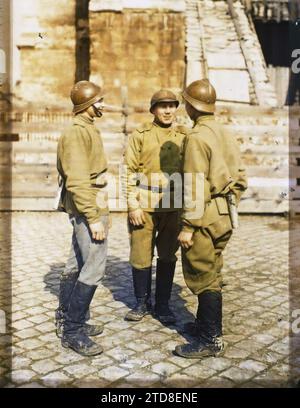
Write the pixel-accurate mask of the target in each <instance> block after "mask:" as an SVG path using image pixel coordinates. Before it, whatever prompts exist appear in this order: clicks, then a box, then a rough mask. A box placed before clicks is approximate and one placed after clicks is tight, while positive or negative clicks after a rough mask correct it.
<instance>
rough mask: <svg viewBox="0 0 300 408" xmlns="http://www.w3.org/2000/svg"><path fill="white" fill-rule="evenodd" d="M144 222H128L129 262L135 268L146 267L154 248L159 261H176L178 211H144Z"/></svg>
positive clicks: (150, 261) (148, 265) (150, 260)
mask: <svg viewBox="0 0 300 408" xmlns="http://www.w3.org/2000/svg"><path fill="white" fill-rule="evenodd" d="M144 216H145V220H146V222H145V224H144V225H142V226H139V227H136V226H133V225H131V224H130V223H129V233H130V264H131V265H132V267H134V268H136V269H144V268H148V267H150V266H151V264H152V258H153V255H154V248H155V246H156V248H157V254H158V258H159V260H160V261H162V262H165V263H169V262H176V260H177V257H176V255H175V254H176V251H177V249H178V247H179V244H178V240H177V238H178V235H179V232H180V224H179V212H178V211H170V212H153V213H152V212H151V213H150V212H145V211H144Z"/></svg>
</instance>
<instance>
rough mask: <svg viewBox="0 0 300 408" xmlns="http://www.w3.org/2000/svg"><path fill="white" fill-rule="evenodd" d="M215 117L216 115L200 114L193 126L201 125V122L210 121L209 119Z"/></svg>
mask: <svg viewBox="0 0 300 408" xmlns="http://www.w3.org/2000/svg"><path fill="white" fill-rule="evenodd" d="M214 119H215V115H203V116H199V117H198V118H197V119H196V120H195V122H194V126H193V127H195V126H196V125H200V124H201V123H203V122H206V121H208V120H214Z"/></svg>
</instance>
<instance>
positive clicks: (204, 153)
mask: <svg viewBox="0 0 300 408" xmlns="http://www.w3.org/2000/svg"><path fill="white" fill-rule="evenodd" d="M183 98H184V101H185V108H186V111H187V113H188V115H189V117H190V118H191V119H192V120H193V122H194V127H193V129H192V131H191V132H190V133H189V135H188V136H187V141H186V148H185V153H184V163H183V172H184V177H185V180H186V182H185V190H184V191H189V192H191V197H189V198H188V199H187V197H185V199H184V208H183V213H182V224H183V227H182V231H181V232H180V234H179V237H178V239H179V241H180V244H181V246H182V267H183V274H184V278H185V282H186V284H187V286H188V288H189V289H190V290H191V291H192V292H193V293H194V294H195V295H197V296H198V310H197V315H196V319H195V322H194V323H190V324H188V325H187V326H186V331H188V332H190V333H191V334H193V335H194V336H195V342H193V343H191V344H185V345H181V346H177V347H176V348H175V352H176V354H177V355H179V356H182V357H185V358H200V359H201V358H204V357H208V356H212V355H215V356H216V355H221V354H222V353H223V351H224V343H223V340H222V292H221V288H222V279H221V269H222V265H223V257H222V252H223V250H224V248H225V247H226V245H227V243H228V241H229V239H230V237H231V234H232V228H233V220H232V218H231V217H230V209H231V207H230V206H229V205H228V202H229V201H228V197H234V198H235V199H236V202H238V201H239V200H240V197H241V195H242V193H243V192H244V191H245V190H246V188H247V180H246V176H245V171H244V168H243V166H242V164H241V160H240V152H239V146H238V144H237V141H236V140H235V138H234V137H233V136H232V135H230V134H225V131H224V128H222V127H221V125H220V124H219V123H217V122H216V121H215V118H214V111H215V102H216V92H215V89H214V87H213V86H212V85H211V84H210V82H209V81H208V80H207V79H202V80H200V81H195V82H192V83H191V84H190V85H189V86H188V87H187V88H186V89H185V90H184V92H183ZM197 175H201V177H202V183H199V182H198V183H197V182H196V180H197ZM200 185H201V188H200ZM197 189H198V191H197ZM199 189H200V191H199ZM199 193H200V194H199ZM190 198H191V199H192V200H190ZM193 200H194V201H193ZM192 201H193V203H192V205H191V202H192ZM187 204H189V205H187Z"/></svg>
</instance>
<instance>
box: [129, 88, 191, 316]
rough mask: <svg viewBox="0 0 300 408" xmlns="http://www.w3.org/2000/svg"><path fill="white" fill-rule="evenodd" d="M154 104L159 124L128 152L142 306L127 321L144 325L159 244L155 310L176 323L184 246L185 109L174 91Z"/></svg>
mask: <svg viewBox="0 0 300 408" xmlns="http://www.w3.org/2000/svg"><path fill="white" fill-rule="evenodd" d="M150 105H151V106H150V112H151V113H152V114H153V115H154V120H153V122H152V123H145V124H144V125H142V126H141V127H139V128H138V129H137V130H136V131H135V132H133V134H132V135H131V136H130V138H129V141H128V146H127V149H126V153H125V164H126V167H127V183H126V184H127V185H126V187H127V191H126V193H127V203H128V211H129V212H128V219H129V231H130V263H131V266H132V277H133V286H134V293H135V297H136V305H135V307H134V309H133V310H131V311H130V312H129V313H128V314H127V315H126V317H125V319H126V320H131V321H138V320H141V319H142V318H143V317H144V316H145V315H146V314H148V313H150V311H151V279H152V274H151V265H152V258H153V254H154V247H155V246H156V248H157V252H158V261H157V267H156V290H155V310H154V312H155V315H156V317H157V318H158V319H159V320H160V321H161V322H163V323H174V322H175V316H174V314H173V312H172V311H171V310H170V308H169V299H170V296H171V290H172V283H173V278H174V271H175V265H176V260H177V258H176V255H175V253H176V251H177V249H178V246H179V244H178V241H177V237H178V233H179V230H180V228H179V210H180V208H181V206H182V195H181V191H182V190H181V184H182V182H181V180H182V179H181V173H182V147H183V141H184V138H185V130H184V129H183V128H182V127H178V126H177V127H175V126H173V125H172V124H173V122H174V118H175V116H174V115H175V112H176V109H177V107H178V105H179V101H178V100H177V98H176V96H175V95H174V94H173V92H171V91H169V90H166V89H162V90H160V91H158V92H156V93H155V94H154V95H153V97H152V99H151V103H150ZM177 187H178V189H177V190H176V188H177ZM178 190H179V191H178ZM177 199H178V200H177Z"/></svg>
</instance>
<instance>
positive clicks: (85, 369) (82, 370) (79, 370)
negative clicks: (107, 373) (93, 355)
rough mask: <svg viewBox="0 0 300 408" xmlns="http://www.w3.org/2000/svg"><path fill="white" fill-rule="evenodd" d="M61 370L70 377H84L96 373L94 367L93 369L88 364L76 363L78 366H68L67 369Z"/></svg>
mask: <svg viewBox="0 0 300 408" xmlns="http://www.w3.org/2000/svg"><path fill="white" fill-rule="evenodd" d="M63 370H64V371H66V372H67V373H68V374H70V375H74V376H75V377H78V376H80V377H81V376H84V377H85V376H88V375H90V374H92V373H94V372H95V371H97V369H96V367H93V366H91V365H88V364H83V363H78V364H73V365H69V366H67V367H63Z"/></svg>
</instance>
